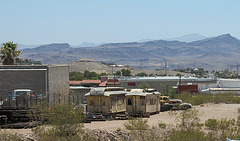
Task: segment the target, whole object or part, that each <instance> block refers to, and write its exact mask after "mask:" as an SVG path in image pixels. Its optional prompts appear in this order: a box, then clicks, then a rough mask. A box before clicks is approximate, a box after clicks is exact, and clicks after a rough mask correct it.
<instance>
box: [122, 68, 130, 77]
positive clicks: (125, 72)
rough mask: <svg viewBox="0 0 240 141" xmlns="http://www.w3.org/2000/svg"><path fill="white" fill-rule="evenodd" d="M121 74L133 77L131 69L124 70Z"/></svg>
mask: <svg viewBox="0 0 240 141" xmlns="http://www.w3.org/2000/svg"><path fill="white" fill-rule="evenodd" d="M121 72H122V75H123V76H131V70H129V69H122V70H121Z"/></svg>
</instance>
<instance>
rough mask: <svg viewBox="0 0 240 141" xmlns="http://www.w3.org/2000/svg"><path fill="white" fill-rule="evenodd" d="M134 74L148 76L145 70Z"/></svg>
mask: <svg viewBox="0 0 240 141" xmlns="http://www.w3.org/2000/svg"><path fill="white" fill-rule="evenodd" d="M136 76H148V74H146V73H145V72H140V73H138V74H137V75H136Z"/></svg>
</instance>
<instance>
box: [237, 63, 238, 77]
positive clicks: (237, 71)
mask: <svg viewBox="0 0 240 141" xmlns="http://www.w3.org/2000/svg"><path fill="white" fill-rule="evenodd" d="M237 79H238V64H237Z"/></svg>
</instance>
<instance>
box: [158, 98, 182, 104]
mask: <svg viewBox="0 0 240 141" xmlns="http://www.w3.org/2000/svg"><path fill="white" fill-rule="evenodd" d="M174 102H182V100H181V99H171V98H170V97H169V96H161V97H160V103H161V105H164V104H165V103H174Z"/></svg>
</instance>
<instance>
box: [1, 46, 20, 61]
mask: <svg viewBox="0 0 240 141" xmlns="http://www.w3.org/2000/svg"><path fill="white" fill-rule="evenodd" d="M21 53H22V52H21V51H20V50H17V44H16V43H15V44H14V43H13V42H7V43H3V47H1V51H0V57H1V59H2V60H3V62H2V64H3V65H14V59H15V58H16V57H18V56H19V55H20V54H21Z"/></svg>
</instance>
